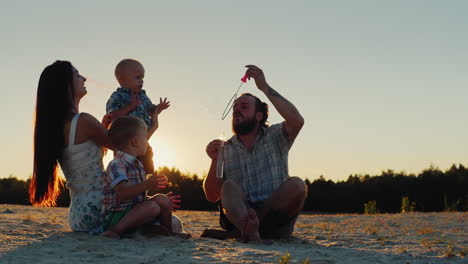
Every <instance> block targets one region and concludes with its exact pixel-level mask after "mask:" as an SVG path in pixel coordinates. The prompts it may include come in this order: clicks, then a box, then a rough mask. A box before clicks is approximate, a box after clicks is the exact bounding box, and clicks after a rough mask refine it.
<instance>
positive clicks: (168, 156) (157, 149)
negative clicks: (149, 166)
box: [149, 138, 177, 169]
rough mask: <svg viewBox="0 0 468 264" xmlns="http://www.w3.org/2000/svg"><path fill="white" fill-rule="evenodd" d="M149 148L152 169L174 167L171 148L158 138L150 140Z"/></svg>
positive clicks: (174, 161)
mask: <svg viewBox="0 0 468 264" xmlns="http://www.w3.org/2000/svg"><path fill="white" fill-rule="evenodd" d="M149 144H150V146H151V147H152V148H153V153H154V154H153V162H154V168H155V169H157V168H159V167H163V166H166V167H169V168H172V167H175V165H176V161H177V160H176V155H175V153H174V151H173V150H172V148H171V147H170V146H169V145H167V144H165V143H164V140H161V139H160V138H155V139H150V140H149Z"/></svg>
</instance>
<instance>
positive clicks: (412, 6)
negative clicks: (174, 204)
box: [0, 0, 468, 180]
mask: <svg viewBox="0 0 468 264" xmlns="http://www.w3.org/2000/svg"><path fill="white" fill-rule="evenodd" d="M466 10H468V2H466V1H456V0H454V1H422V0H414V1H399V0H396V1H372V0H368V1H359V0H357V1H263V0H258V1H219V0H218V1H203V0H200V1H120V0H113V1H88V0H81V1H47V0H44V1H9V2H5V3H3V2H2V4H1V8H0V35H1V44H0V45H1V46H0V47H1V51H0V59H1V61H2V63H0V77H1V80H2V81H3V85H2V92H1V94H2V95H1V97H0V121H1V124H2V129H1V131H0V146H1V148H2V150H1V152H0V161H1V163H0V177H8V176H9V175H14V176H16V177H18V178H20V179H27V178H28V177H30V176H31V174H32V157H33V154H32V149H33V147H32V144H33V114H34V107H35V96H36V89H37V83H38V80H39V76H40V74H41V72H42V70H43V69H44V68H45V67H46V66H47V65H49V64H51V63H53V62H54V61H55V60H57V59H60V60H69V61H71V62H72V63H73V65H74V66H75V67H76V68H77V69H78V70H79V71H80V73H81V74H83V75H84V76H85V77H87V78H88V81H87V82H86V87H87V90H88V94H87V95H86V97H85V98H83V100H82V101H81V104H80V111H82V112H87V113H90V114H92V115H93V116H95V117H96V118H98V119H99V120H100V119H101V117H102V116H103V115H104V112H105V103H106V101H107V99H108V98H109V96H110V94H111V93H112V92H113V90H115V89H116V88H117V86H118V84H117V82H116V80H115V77H114V74H113V71H114V67H115V65H116V64H117V63H118V62H119V61H120V60H121V59H123V58H134V59H137V60H139V61H141V62H142V64H143V65H144V67H145V70H146V73H145V86H144V89H145V90H146V91H147V94H148V95H149V96H150V98H151V99H152V100H153V101H159V97H163V98H164V97H167V98H168V99H169V100H170V101H171V107H170V108H169V109H168V110H166V111H165V112H163V113H162V114H161V116H160V119H159V121H160V128H159V130H158V131H157V132H156V133H155V135H154V136H153V138H152V139H151V140H150V144H151V145H152V146H153V147H154V149H155V152H156V158H155V162H156V166H164V165H166V166H175V167H177V168H179V169H180V170H181V171H183V172H190V173H196V174H198V175H200V176H202V175H204V174H205V173H206V172H207V171H208V169H209V164H210V160H209V158H208V156H207V155H206V153H205V147H206V145H207V144H208V143H209V142H210V141H211V140H213V139H216V138H219V137H220V135H222V134H224V135H225V137H230V136H231V135H232V132H231V126H230V118H227V119H226V120H224V121H222V120H221V119H220V116H221V114H222V112H223V110H224V107H225V105H226V104H227V102H228V100H229V99H230V98H231V96H232V94H233V93H234V92H235V90H236V88H237V86H238V85H239V83H240V80H239V79H240V78H241V77H242V76H243V75H244V71H245V68H244V66H245V65H247V64H255V65H257V66H259V67H260V68H262V69H263V70H264V72H265V75H266V78H267V81H268V82H269V84H270V85H271V86H272V87H273V88H274V89H275V90H277V91H278V92H279V93H280V94H282V95H283V96H284V97H285V98H287V99H288V100H289V101H290V102H292V103H293V104H294V105H295V106H296V107H297V109H298V110H299V111H300V112H301V114H302V115H303V117H304V119H305V125H304V127H303V129H302V131H301V132H300V134H299V136H298V137H297V138H296V141H295V143H294V145H293V147H292V149H291V151H290V153H289V168H290V175H294V176H300V177H302V178H309V179H311V180H313V179H316V178H318V177H319V176H320V175H323V176H324V177H325V178H327V179H332V180H345V179H346V178H347V177H348V176H349V175H350V174H371V175H375V174H379V173H380V172H381V171H383V170H387V169H393V170H395V171H404V172H407V173H418V172H420V171H421V170H423V169H425V168H428V167H429V166H430V165H433V166H436V167H439V168H441V169H443V170H445V169H447V168H449V167H450V166H451V165H452V164H454V163H455V164H464V165H467V164H468V162H467V160H468V122H466V117H467V114H468V107H467V99H468V89H467V88H468V74H467V70H468V34H467V33H466V28H468V17H467V16H466ZM240 92H250V93H253V94H256V95H258V96H259V97H260V99H262V100H264V101H267V102H268V99H267V98H266V97H265V96H264V95H263V94H262V93H261V91H259V90H258V89H257V88H256V87H255V85H254V82H253V81H250V82H247V84H246V85H244V86H243V87H242V88H241V91H240ZM270 112H271V113H270V123H271V124H274V123H278V122H281V121H282V120H283V119H282V118H281V116H280V115H279V114H278V112H277V111H276V110H275V109H274V108H273V107H272V108H271V110H270ZM108 160H109V157H106V159H105V162H108Z"/></svg>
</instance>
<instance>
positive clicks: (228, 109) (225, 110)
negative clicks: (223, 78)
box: [221, 73, 249, 120]
mask: <svg viewBox="0 0 468 264" xmlns="http://www.w3.org/2000/svg"><path fill="white" fill-rule="evenodd" d="M247 78H249V77H248V76H247V73H246V74H245V75H244V77H242V78H241V79H240V80H241V83H240V84H239V87H237V91H236V93H235V94H234V95H233V96H232V97H231V100H229V102H228V103H227V105H226V108H224V112H223V114H222V115H221V120H224V119H225V118H226V117H227V115H228V114H229V112H231V109H232V105H233V104H234V102H235V101H236V98H237V94H238V93H239V90H240V88H241V87H242V84H244V83H246V82H247Z"/></svg>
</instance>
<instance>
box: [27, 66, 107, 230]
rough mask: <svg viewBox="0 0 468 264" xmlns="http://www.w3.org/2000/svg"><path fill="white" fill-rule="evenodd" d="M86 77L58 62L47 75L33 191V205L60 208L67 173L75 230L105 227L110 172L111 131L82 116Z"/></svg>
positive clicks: (41, 89) (40, 99) (40, 94)
mask: <svg viewBox="0 0 468 264" xmlns="http://www.w3.org/2000/svg"><path fill="white" fill-rule="evenodd" d="M85 82H86V78H85V77H83V76H81V75H80V74H79V72H78V70H76V69H75V68H74V67H73V66H72V64H71V63H70V62H68V61H56V62H54V63H53V64H51V65H49V66H47V67H46V68H45V69H44V71H43V72H42V74H41V77H40V79H39V85H38V88H37V100H36V119H35V127H34V168H33V175H32V179H31V184H30V186H29V198H30V201H31V203H32V204H33V205H42V206H54V205H55V204H56V200H57V197H58V195H59V188H60V186H61V184H62V180H61V179H60V178H59V176H58V165H59V164H60V167H61V169H62V171H63V174H64V176H65V179H66V182H67V188H69V190H70V198H71V203H70V208H69V223H70V227H71V229H72V230H74V231H91V230H94V229H96V228H98V227H99V226H100V224H101V221H100V215H101V206H102V199H103V195H102V191H103V188H104V177H103V173H105V172H104V168H103V164H102V157H103V152H102V147H106V148H109V147H110V142H109V140H108V138H107V135H106V134H107V129H106V128H104V127H103V125H102V124H101V123H100V122H99V121H98V120H97V119H96V118H94V117H93V116H92V115H90V114H87V113H80V112H79V103H80V100H81V98H83V96H85V95H86V93H87V91H86V88H85V86H84V83H85Z"/></svg>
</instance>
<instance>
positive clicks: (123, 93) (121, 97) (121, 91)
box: [106, 88, 153, 127]
mask: <svg viewBox="0 0 468 264" xmlns="http://www.w3.org/2000/svg"><path fill="white" fill-rule="evenodd" d="M137 97H138V99H140V104H139V105H138V106H137V107H136V108H135V109H134V110H133V111H132V112H130V113H128V114H127V115H129V116H136V117H139V118H141V119H143V121H145V123H146V125H147V126H148V127H150V126H151V122H152V121H151V118H150V117H149V115H150V114H149V113H150V111H151V108H153V103H152V102H151V100H150V99H149V97H148V96H147V95H146V92H145V90H140V91H139V92H138V95H137ZM131 99H132V90H131V89H129V88H118V89H117V91H115V92H113V93H112V95H111V96H110V98H109V100H107V104H106V113H110V112H114V111H116V110H119V109H121V108H122V107H125V106H127V105H128V104H129V103H130V101H131Z"/></svg>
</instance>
